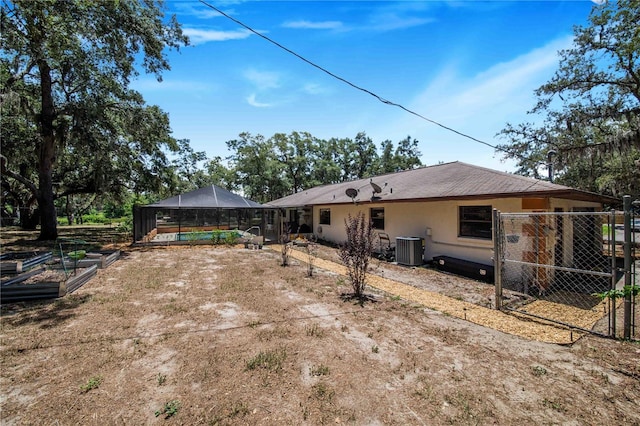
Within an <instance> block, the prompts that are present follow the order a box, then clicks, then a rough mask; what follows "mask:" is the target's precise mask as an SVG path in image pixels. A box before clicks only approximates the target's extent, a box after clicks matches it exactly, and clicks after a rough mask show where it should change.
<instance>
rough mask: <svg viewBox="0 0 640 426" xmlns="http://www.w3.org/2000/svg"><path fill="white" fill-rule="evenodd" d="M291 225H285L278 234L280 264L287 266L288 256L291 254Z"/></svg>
mask: <svg viewBox="0 0 640 426" xmlns="http://www.w3.org/2000/svg"><path fill="white" fill-rule="evenodd" d="M290 235H291V226H289V225H285V227H284V229H283V230H282V234H280V246H281V247H282V251H281V254H282V264H281V266H289V256H290V255H291V250H293V247H292V243H291V236H290Z"/></svg>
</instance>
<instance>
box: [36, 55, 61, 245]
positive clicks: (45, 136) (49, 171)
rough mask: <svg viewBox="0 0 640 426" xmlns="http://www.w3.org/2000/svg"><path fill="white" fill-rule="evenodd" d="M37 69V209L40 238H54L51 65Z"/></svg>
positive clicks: (56, 234)
mask: <svg viewBox="0 0 640 426" xmlns="http://www.w3.org/2000/svg"><path fill="white" fill-rule="evenodd" d="M38 68H39V69H40V95H41V100H42V112H41V115H40V126H41V128H40V137H41V141H40V146H39V151H40V152H39V153H38V154H39V164H38V193H37V199H38V209H39V210H40V236H39V237H38V239H39V240H55V239H56V238H57V237H58V227H57V225H58V224H57V221H56V207H55V205H54V202H53V201H54V196H53V164H54V163H55V161H56V152H55V133H54V127H53V122H54V120H55V114H56V112H55V107H54V104H53V96H52V87H51V68H49V64H47V62H46V60H40V61H39V63H38Z"/></svg>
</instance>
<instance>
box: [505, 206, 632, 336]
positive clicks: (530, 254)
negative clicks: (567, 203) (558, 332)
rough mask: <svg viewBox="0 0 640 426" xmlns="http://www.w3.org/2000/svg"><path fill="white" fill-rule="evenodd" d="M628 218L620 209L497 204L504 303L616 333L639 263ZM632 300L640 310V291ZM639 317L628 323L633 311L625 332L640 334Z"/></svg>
mask: <svg viewBox="0 0 640 426" xmlns="http://www.w3.org/2000/svg"><path fill="white" fill-rule="evenodd" d="M628 223H629V220H627V218H626V216H624V214H621V213H618V214H616V213H614V212H569V213H567V212H552V213H501V212H499V211H495V212H494V224H495V226H494V244H495V247H494V251H495V258H494V260H495V265H494V266H495V270H496V278H495V284H496V301H497V303H496V306H497V307H498V308H499V309H505V310H515V311H517V312H519V313H522V314H527V315H530V316H532V317H536V318H540V319H544V320H546V321H551V322H555V323H558V324H562V325H564V326H567V327H571V328H575V329H580V330H586V331H589V332H593V333H599V334H603V335H607V336H614V335H616V328H617V326H616V316H615V315H616V310H617V308H618V307H619V305H620V304H621V300H622V297H621V294H622V293H624V291H625V289H628V288H629V287H628V286H629V278H630V276H631V272H632V269H633V270H635V268H631V263H629V264H628V265H626V264H627V262H625V261H624V259H625V256H624V252H625V251H627V250H624V249H628V248H631V247H632V246H633V245H634V244H631V241H633V239H632V238H633V237H632V236H631V237H630V236H628V235H627V236H626V238H627V240H625V235H626V234H628V232H626V231H625V225H627V226H628ZM625 241H626V243H625V244H622V243H623V242H625ZM625 265H626V267H625ZM625 271H627V274H625ZM627 275H628V276H627ZM625 286H626V287H625ZM612 296H613V297H612ZM628 302H629V303H631V305H630V307H631V308H633V310H634V311H635V296H632V298H631V300H629V301H628ZM633 318H634V315H633V314H632V315H631V320H630V321H631V323H630V324H627V321H629V318H627V316H626V311H625V330H624V336H625V337H627V336H630V335H633V336H635V322H634V321H633ZM618 325H619V324H618ZM627 327H629V330H627ZM618 334H619V333H618Z"/></svg>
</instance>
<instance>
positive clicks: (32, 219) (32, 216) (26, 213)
mask: <svg viewBox="0 0 640 426" xmlns="http://www.w3.org/2000/svg"><path fill="white" fill-rule="evenodd" d="M38 223H40V211H39V210H38V209H35V210H34V211H31V209H30V208H29V207H25V208H21V209H20V228H21V229H23V230H25V231H35V229H36V228H37V226H38Z"/></svg>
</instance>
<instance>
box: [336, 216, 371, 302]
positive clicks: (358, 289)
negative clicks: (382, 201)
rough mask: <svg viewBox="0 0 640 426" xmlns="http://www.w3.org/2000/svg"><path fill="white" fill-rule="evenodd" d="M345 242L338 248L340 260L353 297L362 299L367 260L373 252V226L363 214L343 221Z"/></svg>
mask: <svg viewBox="0 0 640 426" xmlns="http://www.w3.org/2000/svg"><path fill="white" fill-rule="evenodd" d="M344 224H345V229H346V231H347V241H346V242H345V243H344V244H342V245H341V246H340V259H341V260H342V262H343V263H344V265H345V266H346V268H347V274H348V276H349V279H350V280H351V286H352V287H353V292H354V296H355V297H356V298H358V299H362V298H363V296H364V287H365V284H366V277H367V269H368V268H369V259H371V252H372V251H373V239H374V234H373V224H372V223H371V221H370V220H367V219H366V218H365V215H364V213H362V212H358V214H357V215H356V216H355V217H353V216H351V214H349V216H348V217H347V218H346V219H345V220H344Z"/></svg>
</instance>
